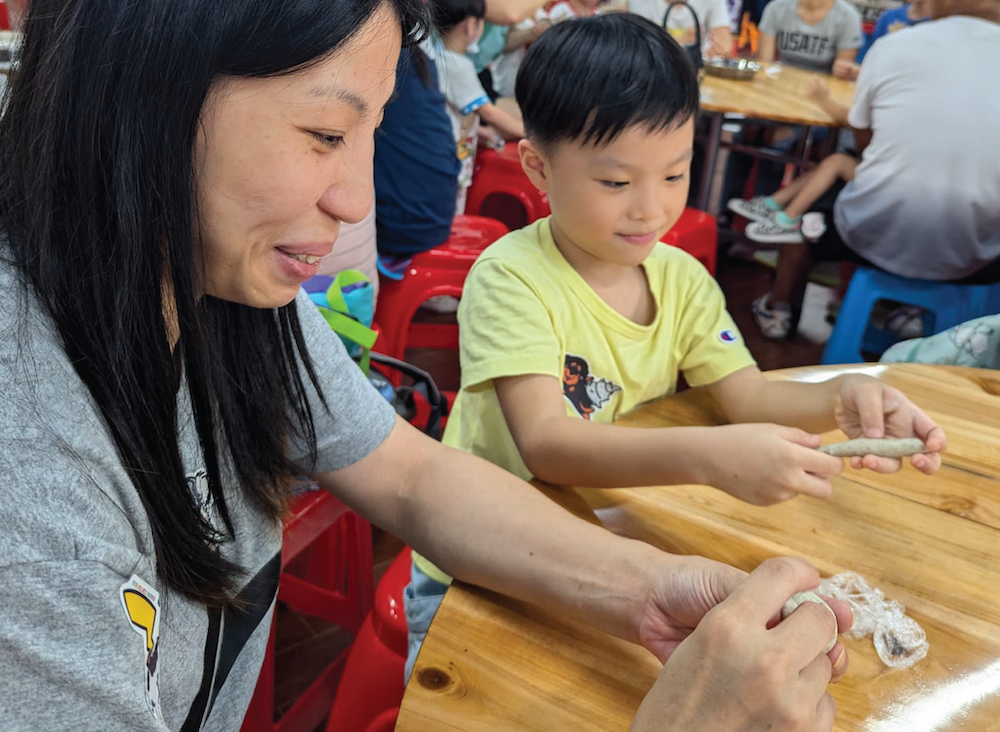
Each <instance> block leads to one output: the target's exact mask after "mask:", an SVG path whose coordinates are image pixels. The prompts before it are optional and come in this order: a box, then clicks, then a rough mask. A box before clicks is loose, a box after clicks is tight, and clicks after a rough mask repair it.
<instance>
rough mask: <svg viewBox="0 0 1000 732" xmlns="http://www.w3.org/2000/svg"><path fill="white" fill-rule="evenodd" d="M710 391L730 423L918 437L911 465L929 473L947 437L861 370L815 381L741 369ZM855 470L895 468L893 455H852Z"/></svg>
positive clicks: (898, 394) (938, 460)
mask: <svg viewBox="0 0 1000 732" xmlns="http://www.w3.org/2000/svg"><path fill="white" fill-rule="evenodd" d="M708 390H709V393H710V394H711V395H712V397H713V398H714V399H715V401H716V403H717V404H718V405H719V408H720V409H721V410H722V413H723V414H724V415H725V416H726V418H727V419H728V420H729V421H730V422H773V423H776V424H783V425H789V426H791V427H798V428H799V429H803V430H806V431H809V432H826V431H828V430H831V429H834V428H837V427H839V428H840V429H841V430H843V431H844V433H845V434H847V436H848V437H850V438H856V437H874V438H881V437H918V438H920V439H921V440H923V442H924V444H925V445H926V446H927V453H926V454H920V455H914V456H913V457H912V458H911V463H912V464H913V467H915V468H917V469H918V470H920V471H921V472H923V473H926V474H928V475H929V474H931V473H933V472H935V471H936V470H937V469H938V468H939V467H940V465H941V456H940V455H939V454H938V453H940V451H942V450H944V448H945V446H946V444H947V440H946V438H945V435H944V431H943V430H942V429H941V428H940V427H938V426H937V425H936V424H935V423H934V420H932V419H931V418H930V417H928V416H927V415H926V414H925V413H924V412H923V411H922V410H921V409H920V408H918V407H917V406H916V405H915V404H913V402H911V401H910V400H909V399H907V398H906V396H905V395H904V394H903V393H902V392H901V391H899V390H898V389H894V388H893V387H891V386H888V385H886V384H884V383H882V382H881V381H879V380H877V379H873V378H871V377H870V376H864V375H861V374H849V375H843V376H838V377H836V378H833V379H830V380H828V381H823V382H819V383H803V382H793V381H769V380H767V379H765V378H764V375H763V374H762V373H761V372H760V369H758V368H757V367H756V366H750V367H747V368H744V369H740V370H739V371H737V372H736V373H733V374H730V375H729V376H727V377H726V378H724V379H720V380H719V381H717V382H715V383H714V384H711V385H709V387H708ZM851 465H852V467H855V468H861V467H866V468H870V469H872V470H876V471H878V472H893V471H896V470H899V468H900V466H901V462H900V461H899V460H896V459H888V458H876V457H874V456H872V455H868V456H865V457H864V458H852V459H851Z"/></svg>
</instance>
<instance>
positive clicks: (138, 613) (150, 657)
mask: <svg viewBox="0 0 1000 732" xmlns="http://www.w3.org/2000/svg"><path fill="white" fill-rule="evenodd" d="M118 596H119V598H120V599H121V601H122V608H123V609H124V610H125V615H126V617H128V619H129V622H131V624H132V629H133V630H134V631H135V632H136V633H138V634H139V635H141V636H142V639H143V645H144V647H145V651H146V672H145V683H144V695H145V697H146V706H147V707H148V708H149V713H150V714H152V715H153V716H154V717H155V718H156V719H159V720H160V721H163V714H162V712H161V711H160V684H159V678H160V677H159V673H158V671H159V657H160V594H159V593H158V592H157V591H156V590H154V589H153V588H152V587H151V586H150V585H149V584H148V583H146V582H145V581H144V580H143V579H142V578H141V577H139V576H138V575H134V574H133V575H132V577H131V578H130V579H129V580H128V582H125V583H124V584H123V585H122V586H121V587H119V588H118Z"/></svg>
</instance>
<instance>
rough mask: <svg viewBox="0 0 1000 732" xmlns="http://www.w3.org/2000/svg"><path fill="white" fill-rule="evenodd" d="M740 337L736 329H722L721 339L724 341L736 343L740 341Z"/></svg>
mask: <svg viewBox="0 0 1000 732" xmlns="http://www.w3.org/2000/svg"><path fill="white" fill-rule="evenodd" d="M739 339H740V337H739V335H737V333H736V331H733V330H720V331H719V340H720V341H722V342H723V343H736V342H737V341H739Z"/></svg>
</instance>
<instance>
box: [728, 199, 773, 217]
mask: <svg viewBox="0 0 1000 732" xmlns="http://www.w3.org/2000/svg"><path fill="white" fill-rule="evenodd" d="M764 198H765V196H754V197H753V198H750V199H746V198H730V199H729V203H727V204H726V208H728V209H729V210H730V211H732V212H733V213H734V214H738V215H740V216H742V217H743V218H745V219H746V220H747V221H764V220H765V219H769V218H771V217H772V216H774V214H776V213H777V212H778V210H777V209H773V208H771V207H770V206H768V205H767V204H766V203H765V202H764Z"/></svg>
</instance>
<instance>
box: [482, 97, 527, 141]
mask: <svg viewBox="0 0 1000 732" xmlns="http://www.w3.org/2000/svg"><path fill="white" fill-rule="evenodd" d="M476 111H477V112H479V116H480V117H481V118H482V120H483V122H485V123H486V124H488V125H490V126H491V127H493V128H494V129H495V130H496V131H497V132H499V133H500V134H501V135H503V136H504V138H506V139H508V140H520V139H521V138H522V137H524V123H523V122H519V121H518V120H516V119H514V117H513V116H512V115H510V114H509V113H507V112H505V111H503V110H502V109H500V107H498V106H497V105H495V104H493V103H492V102H491V103H489V104H484V105H483V106H481V107H480V108H479V109H478V110H476Z"/></svg>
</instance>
